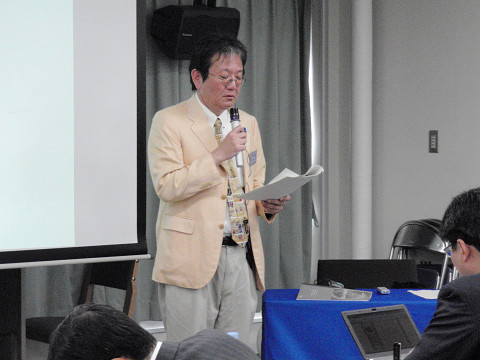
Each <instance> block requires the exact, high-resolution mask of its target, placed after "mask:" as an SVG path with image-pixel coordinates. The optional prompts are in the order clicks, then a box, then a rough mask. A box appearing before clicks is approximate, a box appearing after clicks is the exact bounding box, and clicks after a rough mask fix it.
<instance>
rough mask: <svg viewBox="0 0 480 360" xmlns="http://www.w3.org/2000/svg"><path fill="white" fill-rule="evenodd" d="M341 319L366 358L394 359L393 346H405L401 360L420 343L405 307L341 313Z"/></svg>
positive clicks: (376, 359) (385, 307) (394, 306)
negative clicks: (397, 343) (395, 344)
mask: <svg viewBox="0 0 480 360" xmlns="http://www.w3.org/2000/svg"><path fill="white" fill-rule="evenodd" d="M342 317H343V320H344V321H345V323H346V324H347V327H348V330H349V331H350V334H352V337H353V339H354V340H355V343H356V344H357V347H358V349H359V350H360V353H361V354H362V356H363V358H364V359H374V360H384V359H385V360H386V359H390V360H391V359H393V344H394V343H396V342H399V343H401V344H402V351H401V357H400V358H401V359H403V358H405V357H406V356H407V355H408V353H409V352H410V351H411V350H412V349H413V348H414V347H415V345H417V344H418V342H419V341H420V333H419V332H418V329H417V326H416V325H415V323H414V322H413V320H412V317H411V316H410V313H409V312H408V309H407V308H406V307H405V305H403V304H401V305H390V306H382V307H377V308H369V309H360V310H349V311H342Z"/></svg>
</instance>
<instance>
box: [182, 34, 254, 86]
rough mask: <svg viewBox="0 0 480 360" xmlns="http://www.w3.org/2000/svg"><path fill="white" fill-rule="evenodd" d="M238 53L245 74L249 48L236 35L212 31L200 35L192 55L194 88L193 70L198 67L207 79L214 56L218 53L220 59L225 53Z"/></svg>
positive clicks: (203, 77)
mask: <svg viewBox="0 0 480 360" xmlns="http://www.w3.org/2000/svg"><path fill="white" fill-rule="evenodd" d="M232 54H237V55H238V56H240V59H241V60H242V65H243V67H244V69H243V73H244V74H245V63H246V62H247V49H246V48H245V46H244V45H243V44H242V42H241V41H240V40H238V39H237V38H236V37H235V36H233V35H231V34H228V33H218V32H211V33H206V34H204V35H201V36H199V37H198V39H197V41H196V42H195V46H194V49H193V53H192V56H191V58H190V67H189V71H190V83H191V84H192V90H196V89H197V88H196V87H195V84H194V82H193V79H192V76H191V74H192V70H193V69H197V70H198V71H199V72H200V75H202V79H203V80H206V79H207V77H208V71H209V69H210V67H211V66H212V64H213V62H212V59H213V56H214V55H217V56H218V58H217V59H216V60H218V59H219V58H220V57H221V56H223V55H232Z"/></svg>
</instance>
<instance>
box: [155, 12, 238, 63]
mask: <svg viewBox="0 0 480 360" xmlns="http://www.w3.org/2000/svg"><path fill="white" fill-rule="evenodd" d="M239 27H240V12H239V11H238V10H237V9H232V8H227V7H218V8H217V7H207V6H175V5H170V6H166V7H163V8H160V9H158V10H155V12H154V13H153V20H152V25H151V28H150V34H151V35H152V36H153V37H154V39H155V41H156V43H157V45H158V47H159V48H160V50H162V52H163V53H165V55H167V56H168V57H170V58H172V59H183V60H188V59H190V56H191V54H192V51H193V45H194V43H195V38H196V37H197V36H198V35H200V34H203V33H206V32H213V31H215V32H225V33H229V34H232V35H233V36H235V37H237V35H238V29H239Z"/></svg>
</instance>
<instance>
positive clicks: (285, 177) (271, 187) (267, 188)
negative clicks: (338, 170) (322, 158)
mask: <svg viewBox="0 0 480 360" xmlns="http://www.w3.org/2000/svg"><path fill="white" fill-rule="evenodd" d="M322 172H323V167H321V166H320V165H312V166H311V167H310V169H308V171H307V172H306V173H305V174H304V175H298V174H296V173H294V172H293V171H292V170H289V169H287V168H285V169H283V171H282V172H281V173H280V174H278V175H277V176H275V177H274V178H273V179H272V181H270V182H269V183H268V184H267V185H264V186H262V187H260V188H258V189H255V190H252V191H250V192H248V193H246V194H243V195H238V196H237V197H239V198H241V199H246V200H267V199H280V198H281V197H283V196H286V195H290V194H291V193H293V192H294V191H296V190H298V189H300V188H301V187H302V186H303V185H305V184H306V183H308V182H309V181H312V180H313V179H314V178H315V177H317V176H318V175H320V174H321V173H322Z"/></svg>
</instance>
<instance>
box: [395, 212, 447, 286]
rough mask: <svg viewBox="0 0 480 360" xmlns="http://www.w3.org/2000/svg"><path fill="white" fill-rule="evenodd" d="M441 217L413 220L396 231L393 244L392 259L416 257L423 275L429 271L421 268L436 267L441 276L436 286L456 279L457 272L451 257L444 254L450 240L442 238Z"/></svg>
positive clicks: (433, 268) (434, 268)
mask: <svg viewBox="0 0 480 360" xmlns="http://www.w3.org/2000/svg"><path fill="white" fill-rule="evenodd" d="M440 223H441V221H440V220H437V219H422V220H410V221H407V222H405V223H403V224H402V225H401V226H400V227H399V228H398V230H397V232H396V234H395V236H394V238H393V242H392V247H391V249H390V259H414V260H415V261H416V262H417V267H418V268H419V274H420V273H421V274H422V275H421V276H427V275H428V272H426V271H424V270H421V269H427V270H435V271H436V272H437V274H438V278H437V280H436V281H435V287H434V288H435V289H440V287H441V286H442V285H443V284H444V283H445V282H448V281H450V280H452V279H453V278H454V276H453V274H454V273H455V272H454V271H452V269H451V268H450V267H449V257H448V255H447V254H446V253H445V248H446V247H447V245H448V244H447V243H446V242H445V241H444V240H443V239H442V238H441V237H440V234H439V229H440Z"/></svg>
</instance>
